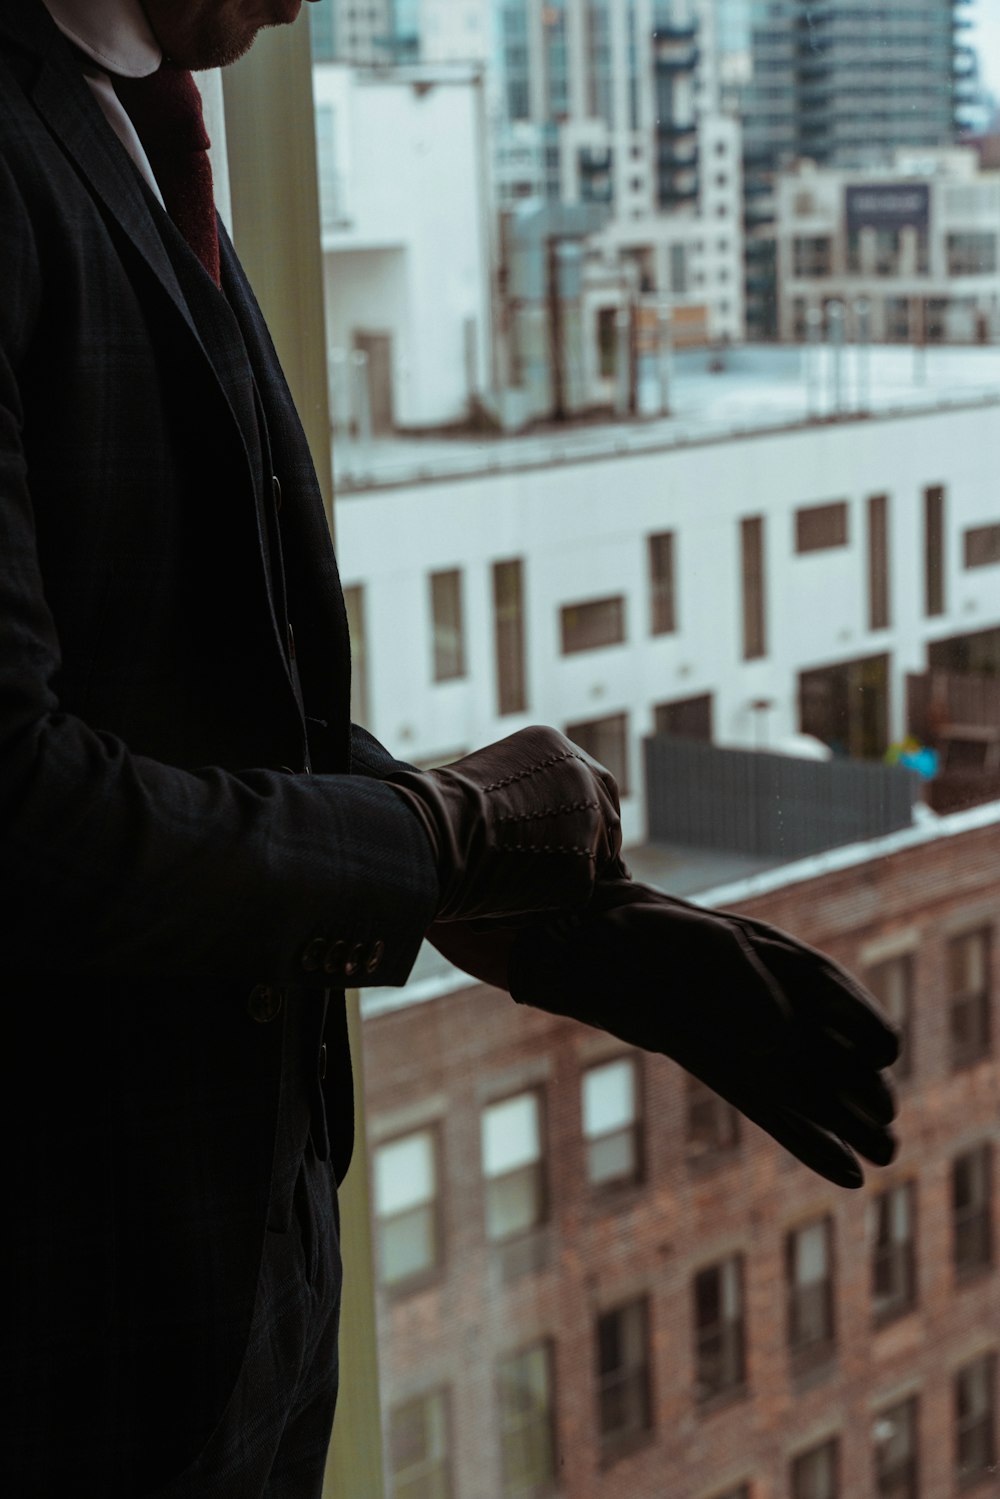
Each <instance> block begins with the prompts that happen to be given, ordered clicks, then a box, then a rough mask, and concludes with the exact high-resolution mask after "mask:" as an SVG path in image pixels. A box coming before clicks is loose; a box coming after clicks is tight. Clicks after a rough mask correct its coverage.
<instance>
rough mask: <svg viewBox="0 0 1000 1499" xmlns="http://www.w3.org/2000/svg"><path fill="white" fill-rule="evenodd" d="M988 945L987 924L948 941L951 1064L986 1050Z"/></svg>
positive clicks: (977, 1057) (984, 1053)
mask: <svg viewBox="0 0 1000 1499" xmlns="http://www.w3.org/2000/svg"><path fill="white" fill-rule="evenodd" d="M990 948H991V942H990V930H989V928H988V927H984V928H981V929H979V930H977V931H974V932H963V933H962V935H961V936H960V937H954V938H952V940H951V941H950V942H949V943H948V988H949V995H950V999H949V1016H950V1030H951V1065H952V1067H967V1066H969V1065H970V1064H971V1063H973V1062H978V1061H981V1060H982V1058H983V1057H985V1056H987V1055H988V1054H989V1050H990V1039H991V1038H990V999H991V995H990V987H991V986H990V958H991V952H990Z"/></svg>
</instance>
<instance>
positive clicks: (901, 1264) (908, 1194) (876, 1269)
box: [869, 1182, 917, 1324]
mask: <svg viewBox="0 0 1000 1499" xmlns="http://www.w3.org/2000/svg"><path fill="white" fill-rule="evenodd" d="M914 1203H915V1188H914V1185H913V1183H912V1182H903V1183H901V1185H899V1186H898V1187H890V1188H889V1189H888V1190H887V1191H885V1192H880V1193H879V1194H878V1196H877V1197H873V1198H872V1200H871V1203H870V1204H869V1222H870V1224H871V1243H872V1311H873V1314H874V1317H875V1321H876V1323H877V1324H881V1323H884V1322H889V1321H891V1320H892V1319H893V1318H894V1317H899V1316H902V1315H903V1313H904V1312H908V1311H910V1310H911V1309H912V1308H913V1307H914V1306H915V1305H916V1302H917V1261H916V1241H915V1234H914Z"/></svg>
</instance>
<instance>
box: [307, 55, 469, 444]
mask: <svg viewBox="0 0 1000 1499" xmlns="http://www.w3.org/2000/svg"><path fill="white" fill-rule="evenodd" d="M314 87H315V94H316V120H317V136H318V142H319V175H320V201H321V212H322V234H323V255H324V263H325V273H326V294H327V297H326V300H327V337H328V347H329V355H330V373H331V397H332V403H333V409H334V421H335V426H336V427H337V428H338V429H341V430H342V429H345V428H353V429H354V430H358V429H361V430H362V431H364V430H366V429H367V427H368V426H370V427H371V428H372V429H373V430H374V431H375V432H380V431H389V430H391V429H397V428H398V429H412V430H417V429H420V428H425V427H441V426H445V425H448V424H452V423H459V422H463V421H465V420H467V419H468V417H469V414H470V410H471V409H472V406H473V403H474V402H475V401H476V399H477V398H478V397H479V396H480V395H481V393H482V392H483V391H485V390H487V389H488V388H490V387H491V385H492V383H493V382H492V373H491V361H492V357H493V354H492V348H493V340H492V332H491V309H490V297H491V287H492V276H491V249H490V238H491V234H492V218H491V214H490V211H489V203H488V185H487V176H486V170H485V161H486V144H485V134H484V132H485V112H484V108H483V90H482V79H481V75H480V74H479V73H477V72H475V71H474V70H471V69H469V68H462V67H452V68H438V69H433V68H427V67H422V66H421V67H416V68H413V69H405V68H401V69H393V70H390V71H386V72H379V71H371V72H368V71H364V72H362V71H359V70H356V69H354V68H351V67H347V66H341V65H339V64H322V65H319V66H317V67H316V68H315V69H314ZM366 401H367V410H366V409H365V403H366Z"/></svg>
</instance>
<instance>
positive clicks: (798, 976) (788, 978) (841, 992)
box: [754, 934, 899, 1068]
mask: <svg viewBox="0 0 1000 1499" xmlns="http://www.w3.org/2000/svg"><path fill="white" fill-rule="evenodd" d="M754 946H755V947H756V948H757V950H758V952H759V953H760V954H761V956H762V957H763V959H764V961H765V962H766V963H767V966H768V968H769V969H770V970H771V972H772V973H773V974H774V976H775V978H776V979H777V980H778V982H779V983H780V984H781V985H782V987H783V988H784V989H786V991H787V992H788V993H789V994H792V995H795V994H798V995H801V999H800V1000H799V1003H798V1005H797V1009H798V1010H799V1013H800V1015H801V1016H802V1018H808V1019H810V1020H811V1021H812V1022H813V1023H814V1024H815V1025H817V1026H820V1027H821V1028H822V1029H823V1030H825V1031H827V1032H828V1033H829V1034H830V1035H834V1036H838V1037H840V1038H842V1039H843V1040H844V1041H846V1042H847V1043H848V1044H849V1045H850V1046H852V1047H854V1048H855V1049H856V1050H857V1051H858V1052H859V1053H860V1054H861V1055H862V1056H863V1057H864V1058H865V1060H866V1061H867V1062H869V1063H870V1064H871V1065H872V1066H873V1067H877V1068H882V1067H891V1066H892V1064H893V1062H895V1060H896V1058H897V1057H898V1056H899V1037H898V1036H897V1034H896V1032H895V1031H894V1030H893V1028H892V1027H891V1026H890V1025H889V1023H888V1021H887V1020H886V1019H885V1018H884V1017H883V1016H882V1015H881V1014H880V1012H879V1009H878V1005H877V1003H876V1001H875V999H874V997H873V996H872V995H870V994H869V993H868V991H867V990H866V989H865V988H864V987H863V986H862V985H861V984H859V983H858V981H857V980H856V979H855V978H854V977H853V976H852V975H851V974H849V973H848V972H847V971H846V969H843V968H840V967H839V966H838V965H837V964H836V963H834V962H833V961H832V960H831V959H829V958H827V957H826V956H825V955H824V954H822V953H817V952H813V951H812V950H811V949H809V948H806V947H801V948H800V947H797V946H795V945H793V944H791V943H789V942H786V941H784V940H779V939H778V938H775V937H771V936H762V935H760V934H755V935H754Z"/></svg>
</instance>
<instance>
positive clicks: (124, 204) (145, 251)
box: [0, 0, 256, 472]
mask: <svg viewBox="0 0 1000 1499" xmlns="http://www.w3.org/2000/svg"><path fill="white" fill-rule="evenodd" d="M3 30H7V31H9V32H11V33H12V34H13V36H14V38H15V40H16V41H17V42H19V43H20V44H21V45H22V46H23V45H25V44H27V46H28V48H29V50H31V51H33V52H35V53H36V54H37V55H38V57H39V60H40V64H41V66H40V68H39V70H38V73H37V76H36V78H35V80H34V83H33V86H32V87H31V89H30V96H31V99H32V102H33V103H34V105H35V108H36V109H37V110H38V112H39V114H40V115H41V117H42V119H43V120H44V121H45V123H46V125H47V126H48V128H49V129H50V131H51V132H52V134H53V135H54V136H55V138H56V139H57V140H58V141H59V144H60V146H61V147H62V149H63V150H64V151H65V153H66V155H67V156H68V157H69V158H70V159H71V160H72V161H73V162H74V164H75V166H76V168H77V170H78V172H79V173H80V175H81V177H82V178H83V179H84V181H85V182H86V183H87V185H88V186H89V188H90V190H91V192H92V193H93V194H94V195H95V196H96V197H97V198H98V199H99V201H100V202H101V204H102V205H103V207H104V209H105V211H106V212H107V214H108V215H109V216H110V217H111V219H112V220H113V221H114V224H115V225H116V226H117V228H118V230H119V231H120V232H121V233H122V234H124V235H125V237H126V238H127V239H128V241H129V242H130V244H131V245H132V247H133V249H134V250H135V251H136V252H137V253H138V254H139V256H140V257H141V258H142V260H143V261H144V262H145V263H146V265H147V267H148V269H149V270H150V272H151V273H152V275H153V276H154V277H155V279H156V281H157V282H158V283H159V285H160V287H161V288H162V290H163V292H164V293H165V294H166V296H167V298H168V299H169V301H170V302H171V303H172V305H173V307H174V309H175V311H176V313H177V314H178V316H179V317H180V318H182V319H183V321H184V323H185V324H186V326H187V329H188V331H189V333H190V335H191V337H192V338H193V339H194V340H195V342H196V344H197V345H198V346H199V349H200V352H201V354H202V357H203V358H205V359H206V360H207V362H208V364H209V365H210V367H211V369H212V372H213V374H214V376H215V379H216V382H217V384H218V386H219V393H220V395H221V396H222V398H223V400H224V401H225V402H226V404H227V406H228V407H229V409H230V411H231V413H232V416H233V418H234V420H235V421H236V424H237V426H238V428H239V431H240V435H241V437H242V439H243V446H244V449H246V450H247V463H248V468H250V470H251V472H252V465H251V463H250V457H249V455H250V453H251V452H253V450H254V447H255V445H256V442H255V439H256V434H255V430H254V424H255V422H256V417H255V415H254V411H253V406H252V403H250V402H247V401H241V400H240V398H239V394H238V393H237V392H234V390H233V387H232V382H229V381H227V380H225V379H224V378H223V374H222V371H221V370H220V365H219V361H218V359H217V358H216V357H215V356H216V355H217V354H218V352H219V351H218V350H214V349H213V348H212V347H211V342H212V339H211V334H212V327H213V325H212V324H211V322H209V323H208V324H207V325H206V324H204V323H202V324H199V323H197V322H196V321H195V319H194V317H193V316H192V312H191V307H190V305H189V301H188V298H187V297H186V295H185V292H184V289H183V287H182V286H181V283H180V280H179V278H178V276H177V272H176V271H175V269H174V265H173V263H172V261H171V258H170V255H169V253H168V251H167V248H166V246H165V244H164V241H163V235H162V233H161V229H160V227H159V226H158V225H157V223H156V219H155V217H154V214H155V213H158V212H162V210H160V208H159V205H158V204H156V203H155V200H154V199H153V197H152V194H150V193H149V192H148V190H147V189H146V186H145V184H144V183H143V182H142V180H141V178H140V175H139V173H138V172H137V171H136V169H135V167H134V166H133V164H132V162H131V161H130V160H129V157H128V155H127V154H126V152H125V150H124V149H123V147H122V145H121V142H120V141H119V140H118V139H117V138H116V136H115V134H114V131H113V130H112V129H111V127H110V125H109V124H108V122H107V120H106V119H105V117H104V115H103V113H102V112H101V109H100V106H99V105H98V103H97V101H96V100H95V98H94V96H93V94H92V93H91V91H90V89H89V87H88V86H87V82H86V80H85V78H84V76H83V73H82V72H81V70H80V68H79V67H78V65H77V64H76V61H75V59H74V57H73V53H72V49H71V48H70V46H69V44H68V43H67V42H66V40H65V38H64V37H63V36H62V34H61V33H60V32H59V30H58V29H57V28H56V26H55V25H54V23H53V22H52V20H51V19H50V17H49V15H48V13H47V12H46V11H45V9H44V7H42V6H41V5H38V4H34V3H32V0H27V3H25V5H24V11H23V12H19V13H18V15H17V17H16V19H15V18H13V17H11V16H10V15H9V13H8V15H4V13H3V9H2V8H0V31H3ZM213 290H214V289H213Z"/></svg>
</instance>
